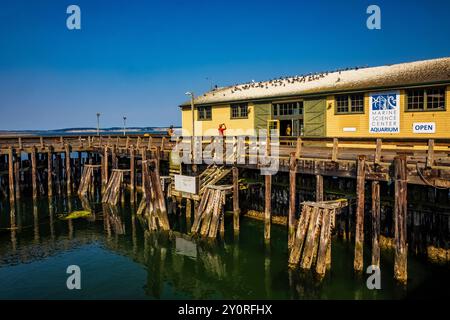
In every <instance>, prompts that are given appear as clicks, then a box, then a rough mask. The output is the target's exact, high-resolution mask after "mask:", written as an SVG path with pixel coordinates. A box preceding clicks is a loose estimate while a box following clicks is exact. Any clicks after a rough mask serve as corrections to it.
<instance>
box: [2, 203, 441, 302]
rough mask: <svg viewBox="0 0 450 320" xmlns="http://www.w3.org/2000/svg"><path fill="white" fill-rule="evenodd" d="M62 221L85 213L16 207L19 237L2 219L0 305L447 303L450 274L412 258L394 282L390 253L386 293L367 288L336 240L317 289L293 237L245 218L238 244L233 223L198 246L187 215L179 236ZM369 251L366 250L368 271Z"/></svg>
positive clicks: (127, 214)
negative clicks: (301, 265)
mask: <svg viewBox="0 0 450 320" xmlns="http://www.w3.org/2000/svg"><path fill="white" fill-rule="evenodd" d="M92 205H93V208H94V211H95V212H96V214H95V218H91V219H85V218H81V219H77V220H73V221H71V222H68V221H64V220H61V219H59V218H58V215H59V214H64V213H67V212H69V211H70V210H79V209H81V203H80V201H78V200H77V199H73V200H72V201H71V206H70V207H71V208H70V210H69V207H68V205H67V203H64V201H63V200H60V201H56V200H54V203H53V205H52V207H51V208H52V209H51V210H49V203H48V202H47V200H45V201H43V200H41V201H40V202H38V205H37V208H36V209H34V208H33V205H32V203H31V202H30V201H23V202H21V203H20V204H17V205H16V210H15V212H13V213H14V216H13V220H12V222H13V225H14V224H15V226H16V227H17V229H14V230H13V231H11V230H9V229H7V228H9V227H10V224H11V218H10V210H9V208H8V206H6V207H4V208H2V210H1V212H0V213H1V216H0V228H1V231H0V299H219V298H224V299H402V298H436V297H439V298H443V297H444V298H445V297H448V295H449V293H448V289H447V288H448V284H449V273H448V271H449V269H448V266H439V265H435V264H431V263H429V262H426V261H424V260H420V259H418V258H414V257H411V256H410V257H409V260H408V271H409V274H408V275H409V282H408V285H407V286H406V287H404V286H401V285H398V284H396V283H395V281H394V280H393V253H392V252H389V251H387V252H382V260H381V283H382V285H381V286H382V289H381V290H369V289H367V287H366V278H367V277H368V275H365V274H363V275H355V274H354V273H353V270H352V268H353V250H354V248H353V245H352V243H350V242H345V241H343V240H340V239H335V240H334V241H333V245H332V268H331V271H330V272H328V274H327V276H326V278H325V279H323V280H322V281H318V280H317V279H315V277H314V275H313V274H312V273H310V272H306V273H305V272H300V271H298V270H297V271H290V270H289V269H288V268H287V259H288V251H287V241H286V239H287V233H286V228H285V227H281V226H277V225H273V226H272V239H271V243H270V246H267V245H265V244H264V241H263V234H264V226H263V223H262V222H260V221H255V220H252V219H249V218H242V219H241V230H240V234H239V237H238V238H237V237H235V236H234V235H233V232H232V221H231V219H229V218H228V219H227V220H226V224H225V230H226V232H225V237H224V239H221V240H218V241H216V242H205V241H198V240H197V241H196V240H193V239H190V238H189V237H188V236H187V235H186V228H187V226H186V221H185V218H184V216H175V215H174V216H171V225H172V228H173V229H174V230H175V232H171V233H170V234H161V233H149V232H146V231H145V226H144V224H143V223H142V221H141V220H140V219H139V217H136V215H135V214H134V213H133V212H134V210H133V209H132V208H130V207H129V206H126V207H123V208H119V209H118V210H117V213H116V214H115V215H111V214H110V215H109V219H104V216H103V214H102V211H103V210H102V207H101V205H99V204H92ZM369 255H370V248H365V260H366V261H365V266H367V265H368V264H369V260H370V257H369ZM69 265H78V266H79V267H80V268H81V290H68V289H67V287H66V280H67V277H68V276H69V275H68V274H66V269H67V267H68V266H69Z"/></svg>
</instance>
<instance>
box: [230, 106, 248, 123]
mask: <svg viewBox="0 0 450 320" xmlns="http://www.w3.org/2000/svg"><path fill="white" fill-rule="evenodd" d="M230 108H231V119H243V118H248V105H247V104H246V103H239V104H232V105H231V107H230Z"/></svg>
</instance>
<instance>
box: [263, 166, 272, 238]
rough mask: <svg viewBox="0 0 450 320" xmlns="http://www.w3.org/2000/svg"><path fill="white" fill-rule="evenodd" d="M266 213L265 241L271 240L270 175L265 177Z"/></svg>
mask: <svg viewBox="0 0 450 320" xmlns="http://www.w3.org/2000/svg"><path fill="white" fill-rule="evenodd" d="M265 181H266V189H265V197H264V198H265V211H264V240H266V241H268V240H270V225H271V215H272V206H271V202H272V176H271V175H270V174H268V175H266V176H265Z"/></svg>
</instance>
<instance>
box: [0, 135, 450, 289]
mask: <svg viewBox="0 0 450 320" xmlns="http://www.w3.org/2000/svg"><path fill="white" fill-rule="evenodd" d="M172 140H175V141H171V140H170V139H169V138H168V137H166V136H162V135H150V136H148V135H146V136H144V135H128V136H89V135H82V136H64V137H53V136H49V137H35V136H22V137H0V201H3V200H2V196H3V198H4V199H5V200H6V201H8V202H9V203H10V204H11V206H14V204H15V201H17V200H19V199H21V197H22V196H23V193H24V192H25V191H26V189H27V187H28V190H29V189H31V193H30V195H31V196H32V197H33V199H36V198H37V197H42V196H48V197H52V196H54V195H55V194H56V195H62V194H63V193H65V194H67V195H68V196H72V195H74V194H76V193H77V190H78V192H79V193H80V195H84V194H87V193H90V192H92V190H93V189H94V186H98V187H100V189H101V192H102V194H103V198H104V199H105V201H104V202H106V203H109V204H116V203H117V202H118V199H119V198H118V197H119V195H120V196H121V195H123V190H124V188H125V187H126V188H128V189H129V190H130V192H131V197H130V201H132V202H134V201H135V199H136V198H135V192H136V191H137V190H138V189H140V190H144V191H145V192H146V194H148V195H149V196H148V199H147V200H146V202H143V204H144V205H145V206H146V207H147V208H150V209H151V210H153V209H152V208H157V210H156V211H155V214H161V213H162V214H163V215H162V216H161V217H160V218H158V219H159V220H158V221H159V224H157V225H159V227H161V228H162V229H164V230H167V229H168V228H169V226H168V221H167V220H166V219H165V212H166V207H165V204H163V203H159V202H158V201H155V198H154V196H153V193H152V191H151V190H150V189H152V187H151V186H152V185H153V186H156V185H157V184H156V180H155V179H156V178H154V177H153V178H151V179H152V180H151V181H150V180H148V181H146V179H143V177H144V175H145V176H147V175H149V169H148V167H147V166H148V163H149V162H151V163H152V169H151V170H154V171H155V172H156V173H157V174H156V175H155V177H158V179H159V176H160V174H161V175H163V174H162V173H161V167H162V164H163V163H164V164H165V167H166V168H169V170H168V171H169V172H166V173H165V174H168V175H169V174H170V175H173V174H174V172H177V173H178V174H186V173H187V174H188V175H198V176H199V181H200V186H199V194H186V193H184V192H178V191H176V190H174V188H173V186H172V187H171V188H170V190H169V194H168V196H169V197H172V198H178V199H180V198H186V199H188V202H187V206H189V210H186V212H187V215H188V214H189V215H190V211H191V209H190V208H191V205H192V201H194V208H195V209H196V210H194V212H195V216H194V229H195V231H196V232H200V233H201V234H204V235H206V234H208V235H209V236H211V237H214V236H215V235H216V234H217V228H219V231H220V232H222V228H223V212H222V211H223V208H222V209H221V206H219V205H217V203H222V204H223V202H224V196H223V195H220V196H219V193H220V192H219V191H216V193H217V197H215V198H217V199H218V200H217V201H215V203H210V204H209V203H208V204H207V202H208V201H207V199H206V198H205V200H204V202H205V203H201V202H200V200H202V199H203V198H204V197H203V198H202V195H203V194H204V193H205V192H206V193H207V194H213V193H214V192H213V191H212V190H214V189H217V187H214V185H216V184H217V183H218V182H219V181H221V180H222V179H224V178H225V177H228V178H229V179H230V183H229V187H227V190H229V194H230V195H231V197H232V198H233V229H234V231H235V232H239V216H240V214H241V209H240V206H239V176H240V171H243V170H264V169H267V161H269V162H272V163H273V162H276V163H277V164H278V165H277V170H275V171H274V172H265V173H264V175H265V178H264V180H265V210H264V226H265V228H264V239H265V240H266V241H270V233H271V232H270V228H271V220H272V207H271V198H272V176H273V175H276V174H277V173H278V172H281V173H283V172H285V173H288V174H289V184H290V186H289V200H288V201H289V210H288V211H287V212H286V215H287V217H288V235H289V239H288V243H289V247H290V248H291V249H292V248H295V246H293V244H294V243H295V242H298V241H300V240H298V233H299V232H300V234H301V233H302V232H306V231H305V230H303V231H299V227H300V226H299V224H301V221H302V220H301V219H300V222H299V221H297V220H298V217H299V216H300V217H301V215H300V212H303V209H302V208H296V200H297V199H296V195H295V193H296V192H295V191H296V189H297V188H298V187H299V186H298V179H297V176H298V175H311V176H313V177H314V178H315V181H316V187H315V200H316V201H317V202H318V203H322V202H323V201H326V200H327V199H325V196H324V187H323V184H324V183H323V180H324V177H339V178H348V179H355V181H356V190H355V194H356V210H355V220H356V221H355V224H356V232H355V256H354V269H355V270H356V271H358V272H361V271H363V270H364V269H363V267H364V266H363V258H362V257H363V247H364V245H363V244H364V225H365V223H364V211H365V198H366V194H365V193H367V192H365V190H366V182H370V184H371V193H369V195H370V194H371V199H372V206H371V208H372V210H371V215H372V221H371V223H372V239H371V243H372V251H373V252H372V264H374V265H379V260H380V253H379V250H380V249H379V242H380V225H379V221H380V182H393V183H394V185H395V210H394V222H395V277H396V278H397V279H398V280H400V281H403V282H405V281H406V280H407V248H408V244H407V238H406V219H407V201H408V194H407V189H408V188H407V186H408V185H422V186H428V187H434V188H437V189H447V188H450V139H363V138H361V139H349V138H345V139H344V138H288V137H280V139H279V141H271V140H269V139H267V140H264V141H258V142H256V144H255V143H254V142H251V141H250V139H249V138H248V137H247V138H246V139H245V140H244V141H245V143H244V145H243V146H239V145H238V144H237V140H238V137H234V138H233V137H227V138H226V139H225V140H223V138H222V137H213V138H204V139H201V137H196V139H194V140H196V143H195V145H196V146H197V148H201V149H200V153H201V151H203V150H204V149H205V148H206V147H207V146H208V145H209V144H211V142H214V143H218V144H220V145H222V146H223V148H222V150H221V151H217V150H216V151H215V153H214V154H210V158H208V157H206V158H205V160H211V159H218V158H221V157H218V156H220V152H223V154H222V156H223V157H222V159H225V160H226V162H225V163H217V164H213V165H211V164H209V165H207V164H204V163H197V164H195V165H191V164H181V165H179V168H178V169H173V168H175V167H176V166H173V165H172V163H170V162H171V159H172V156H175V158H179V159H181V158H182V155H181V154H176V152H174V151H173V150H186V149H189V147H190V145H191V141H192V139H191V137H184V138H177V139H172ZM216 140H217V141H216ZM200 146H201V147H200ZM277 147H278V154H276V155H275V156H272V155H270V154H269V155H266V157H265V161H263V162H261V161H260V159H258V158H257V156H256V155H255V154H254V153H252V152H251V150H250V149H251V148H256V149H257V150H260V151H261V150H264V151H265V152H268V151H270V150H274V149H275V148H277ZM230 150H231V151H232V152H230ZM197 151H199V150H197ZM218 152H219V154H218ZM238 152H239V154H238ZM25 155H26V156H25ZM25 158H27V160H25ZM169 163H170V164H169ZM97 169H99V170H97ZM174 170H175V171H174ZM177 170H178V171H177ZM83 172H84V174H82V173H83ZM96 172H99V174H97V175H96ZM219 189H220V188H219ZM155 192H156V193H157V194H158V196H159V197H160V196H161V195H162V194H163V193H162V190H160V189H159V187H158V190H156V191H155ZM150 199H151V201H150ZM178 201H180V200H178ZM199 205H200V207H201V208H200V209H201V210H200V211H201V212H204V211H205V210H204V209H208V210H206V211H205V212H206V215H205V217H206V218H205V219H208V221H206V220H205V221H203V220H202V223H201V224H200V220H199V218H201V217H199V216H197V211H198V210H197V209H198V207H199ZM205 206H206V207H205ZM204 207H205V208H204ZM306 211H307V210H306ZM306 211H305V212H306ZM188 212H189V213H188ZM308 212H309V211H308ZM189 218H190V216H189ZM211 219H213V220H211ZM318 219H319V218H318ZM161 221H162V223H161ZM211 221H213V224H212V226H211V227H210V224H211ZM324 221H325V222H326V223H327V225H328V224H329V223H330V221H329V220H324ZM200 225H201V228H200ZM203 225H205V227H203ZM154 228H155V229H156V227H154ZM202 228H208V230H212V231H210V232H208V233H207V232H206V231H205V230H206V229H205V230H203V231H204V232H202V231H201V230H202ZM210 228H211V229H210ZM296 230H297V235H296ZM327 230H328V229H327ZM311 237H312V236H311ZM328 237H329V233H328V231H324V238H323V240H322V242H323V243H324V244H323V246H324V245H327V243H328ZM295 239H297V240H295ZM302 241H303V240H302ZM305 241H307V239H306V240H305ZM310 245H311V244H308V246H310ZM308 246H307V247H308ZM323 246H322V247H321V249H320V254H321V255H320V257H321V258H320V259H321V260H320V263H319V267H318V269H319V270H320V272H321V273H323V270H324V267H323V266H324V265H325V264H324V260H323V259H325V257H324V256H323V255H324V254H325V252H326V251H327V250H328V249H326V248H325V247H323ZM308 248H309V247H308ZM295 250H298V247H297V249H295ZM299 255H300V252H296V253H295V255H294V256H295V257H296V258H295V259H294V260H295V261H297V260H298V259H299V258H297V257H299ZM307 255H309V256H310V254H309V253H307ZM308 259H309V258H308ZM308 259H306V260H308ZM306 260H305V261H306ZM309 260H310V259H309ZM309 260H308V261H307V262H305V263H304V264H305V265H307V266H310V261H309Z"/></svg>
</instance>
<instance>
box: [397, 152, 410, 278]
mask: <svg viewBox="0 0 450 320" xmlns="http://www.w3.org/2000/svg"><path fill="white" fill-rule="evenodd" d="M394 168H395V210H394V211H395V212H394V217H395V223H394V229H395V259H394V277H395V279H397V280H398V281H400V282H403V283H406V281H407V278H408V275H407V254H408V252H407V250H408V248H407V244H406V219H407V200H406V199H407V167H406V157H405V156H400V157H396V158H395V160H394Z"/></svg>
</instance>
